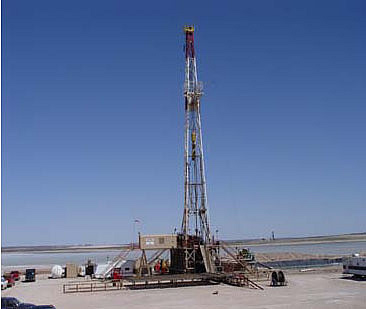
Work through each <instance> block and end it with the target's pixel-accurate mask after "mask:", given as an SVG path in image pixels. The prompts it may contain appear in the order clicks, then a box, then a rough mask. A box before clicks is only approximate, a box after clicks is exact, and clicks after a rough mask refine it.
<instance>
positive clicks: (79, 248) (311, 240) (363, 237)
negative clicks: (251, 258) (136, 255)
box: [1, 233, 366, 253]
mask: <svg viewBox="0 0 366 309" xmlns="http://www.w3.org/2000/svg"><path fill="white" fill-rule="evenodd" d="M358 241H366V233H354V234H343V235H330V236H312V237H296V238H278V239H275V240H269V239H249V240H224V242H225V243H227V244H228V245H229V246H231V247H232V246H253V247H254V246H285V245H304V244H309V245H310V244H320V243H340V242H358ZM135 246H136V244H135ZM129 247H131V244H119V245H63V246H11V247H2V248H1V251H2V253H41V252H42V253H61V252H64V253H70V252H74V253H76V252H94V251H95V252H98V251H119V250H124V249H128V248H129Z"/></svg>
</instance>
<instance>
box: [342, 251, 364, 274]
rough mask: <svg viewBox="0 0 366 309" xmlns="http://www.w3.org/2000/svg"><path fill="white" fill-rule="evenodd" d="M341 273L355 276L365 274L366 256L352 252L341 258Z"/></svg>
mask: <svg viewBox="0 0 366 309" xmlns="http://www.w3.org/2000/svg"><path fill="white" fill-rule="evenodd" d="M343 273H344V274H350V275H354V276H357V277H364V276H366V256H360V255H359V254H354V255H353V256H351V257H346V258H344V259H343Z"/></svg>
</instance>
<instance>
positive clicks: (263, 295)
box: [2, 267, 366, 309]
mask: <svg viewBox="0 0 366 309" xmlns="http://www.w3.org/2000/svg"><path fill="white" fill-rule="evenodd" d="M287 278H288V285H287V286H285V287H275V288H273V287H270V286H264V290H263V291H261V290H253V289H248V288H238V287H232V286H227V285H215V286H200V287H184V288H168V289H154V290H139V291H131V290H120V291H107V292H93V293H78V294H63V292H62V286H63V284H64V283H66V282H69V281H70V280H71V279H47V277H46V276H44V275H43V276H38V279H37V282H35V283H22V282H20V283H18V284H17V285H16V286H15V287H14V288H12V289H9V290H5V291H3V293H2V295H3V296H14V297H17V298H19V299H20V300H22V301H25V302H31V303H37V304H50V303H51V304H53V305H55V306H56V308H57V309H63V308H65V309H73V308H75V309H76V308H88V309H102V308H105V309H116V308H130V309H137V308H149V309H158V308H159V309H160V308H166V309H168V308H182V309H183V308H190V309H196V308H210V309H227V308H269V309H270V308H273V309H275V308H299V309H302V308H304V309H305V308H329V309H330V308H332V309H336V308H339V309H344V308H360V309H361V308H362V309H364V308H366V281H355V280H351V279H346V278H344V277H343V275H342V274H341V268H339V267H338V268H335V269H334V268H332V269H331V270H329V269H328V270H324V269H323V270H317V271H316V272H312V271H309V272H303V273H301V272H298V271H296V272H295V271H293V272H290V273H287ZM73 280H75V279H73ZM215 291H218V294H213V293H214V292H215Z"/></svg>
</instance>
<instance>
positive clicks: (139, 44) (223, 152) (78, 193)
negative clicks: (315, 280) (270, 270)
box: [2, 0, 366, 245]
mask: <svg viewBox="0 0 366 309" xmlns="http://www.w3.org/2000/svg"><path fill="white" fill-rule="evenodd" d="M365 10H366V2H365V1H362V0H361V1H335V0H329V1H311V0H310V1H293V0H288V1H266V0H263V1H243V0H239V1H171V0H168V1H139V0H137V1H121V0H107V1H94V0H88V1H81V0H76V1H75V0H73V1H70V0H63V1H49V0H34V1H29V0H17V1H2V244H3V245H22V244H24V245H26V244H28V245H37V244H79V243H80V244H81V243H93V244H102V243H124V242H128V241H130V240H131V238H132V234H133V223H132V222H133V220H134V219H135V218H138V219H139V220H141V224H139V226H138V227H137V229H140V230H141V231H142V232H144V233H170V232H172V231H173V229H174V227H177V228H180V225H181V217H182V211H183V133H184V131H183V130H184V128H183V126H184V106H183V102H184V101H183V95H182V88H183V80H184V53H183V43H184V35H183V31H182V27H183V25H184V24H194V25H195V26H196V50H197V54H198V55H197V57H198V73H199V79H200V80H202V81H203V83H204V91H205V95H204V97H203V98H202V126H203V139H204V143H205V156H206V168H207V182H208V199H209V208H210V217H211V224H212V229H214V230H215V229H216V228H217V229H219V235H220V237H221V238H226V239H228V238H252V237H269V236H270V233H271V231H272V230H273V231H275V233H276V235H277V236H278V237H281V236H300V235H319V234H335V233H347V232H362V231H365V230H366V223H365V218H366V189H365V187H366V143H365V138H366V122H365V117H366V105H365V102H366V90H365V82H366V56H365V55H366V19H365Z"/></svg>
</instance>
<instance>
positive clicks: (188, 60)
mask: <svg viewBox="0 0 366 309" xmlns="http://www.w3.org/2000/svg"><path fill="white" fill-rule="evenodd" d="M184 33H185V81H184V106H185V134H184V212H183V220H182V229H181V233H180V234H179V235H178V247H180V248H181V249H180V250H179V249H178V251H180V252H179V254H178V252H177V251H176V252H175V254H174V252H172V265H173V268H174V266H178V268H177V269H176V270H177V271H179V272H182V271H183V272H205V271H206V270H207V267H208V265H207V264H211V263H210V261H209V260H211V257H210V253H209V252H208V250H206V249H205V248H206V246H209V245H210V244H211V242H212V239H211V233H210V224H209V218H208V213H207V193H206V177H205V166H204V157H203V142H202V130H201V114H200V105H201V96H202V83H201V82H199V81H198V78H197V63H196V54H195V48H194V27H193V26H185V27H184ZM182 249H183V250H182ZM206 253H207V254H206ZM178 255H179V257H178Z"/></svg>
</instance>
